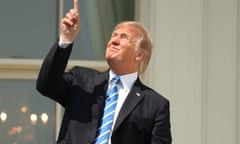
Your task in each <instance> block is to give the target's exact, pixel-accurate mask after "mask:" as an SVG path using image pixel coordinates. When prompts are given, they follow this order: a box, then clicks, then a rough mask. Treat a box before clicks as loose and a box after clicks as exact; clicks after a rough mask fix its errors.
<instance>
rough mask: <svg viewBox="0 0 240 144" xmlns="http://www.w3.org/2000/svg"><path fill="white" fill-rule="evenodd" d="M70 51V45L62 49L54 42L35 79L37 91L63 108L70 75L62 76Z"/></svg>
mask: <svg viewBox="0 0 240 144" xmlns="http://www.w3.org/2000/svg"><path fill="white" fill-rule="evenodd" d="M71 50H72V44H71V45H69V46H68V47H67V48H64V49H63V48H60V47H59V46H58V42H56V43H55V44H54V45H53V47H52V48H51V50H50V51H49V53H48V54H47V56H46V57H45V59H44V61H43V64H42V66H41V69H40V72H39V75H38V79H37V90H38V91H39V92H40V93H41V94H43V95H45V96H47V97H49V98H51V99H53V100H55V101H57V102H59V103H60V104H61V105H63V106H64V95H65V93H66V90H67V88H68V85H69V83H70V74H68V75H64V70H65V68H66V65H67V62H68V59H69V57H70V54H71Z"/></svg>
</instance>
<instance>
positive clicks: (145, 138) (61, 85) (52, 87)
mask: <svg viewBox="0 0 240 144" xmlns="http://www.w3.org/2000/svg"><path fill="white" fill-rule="evenodd" d="M72 46H73V45H72V44H71V45H69V46H68V47H67V48H65V49H62V48H60V47H58V44H57V43H55V44H54V46H53V47H52V49H51V50H50V52H49V53H48V55H47V56H46V57H45V59H44V62H43V65H42V67H41V70H40V73H39V77H38V79H37V89H38V91H39V92H40V93H42V94H43V95H44V96H47V97H49V98H51V99H53V100H54V101H56V102H58V103H60V104H61V105H62V106H63V107H64V108H65V112H64V117H63V121H62V125H61V129H60V132H59V137H58V140H57V144H90V143H93V141H94V139H95V137H96V131H97V128H98V125H99V122H100V119H101V116H102V113H103V108H104V101H105V94H106V89H107V85H108V77H109V71H105V72H99V71H96V70H93V69H89V68H84V67H80V66H76V67H74V68H72V69H71V70H70V71H68V72H65V67H66V65H67V62H68V59H69V56H70V54H71V50H72ZM169 117H170V114H169V101H168V100H167V99H166V98H164V97H163V96H161V95H160V94H158V93H157V92H155V91H154V90H152V89H150V88H149V87H147V86H145V85H143V84H142V82H141V81H140V80H139V78H138V79H137V80H136V82H135V83H134V85H133V87H132V89H131V91H130V92H129V95H128V96H127V98H126V101H125V103H124V104H123V106H122V108H121V110H120V113H119V115H118V118H117V120H116V123H115V126H114V129H113V132H112V137H111V142H112V144H171V132H170V118H169Z"/></svg>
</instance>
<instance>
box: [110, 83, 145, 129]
mask: <svg viewBox="0 0 240 144" xmlns="http://www.w3.org/2000/svg"><path fill="white" fill-rule="evenodd" d="M141 87H142V86H141V83H140V81H139V79H138V80H137V81H136V83H135V85H134V86H133V88H132V90H131V91H130V92H129V94H128V96H127V99H126V100H125V102H124V104H123V105H122V108H121V110H120V112H119V114H118V118H117V121H116V123H115V126H114V129H113V132H114V131H115V130H116V129H117V128H118V127H119V126H120V124H121V123H122V122H123V120H124V119H125V118H126V117H127V116H128V115H129V114H130V113H131V112H132V110H133V109H134V108H135V107H136V106H137V104H138V103H139V102H140V101H141V100H142V99H143V97H144V94H143V93H142V90H141Z"/></svg>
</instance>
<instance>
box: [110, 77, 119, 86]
mask: <svg viewBox="0 0 240 144" xmlns="http://www.w3.org/2000/svg"><path fill="white" fill-rule="evenodd" d="M119 83H120V77H119V76H115V77H114V78H113V79H112V84H119Z"/></svg>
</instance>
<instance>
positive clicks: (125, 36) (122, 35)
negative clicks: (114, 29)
mask: <svg viewBox="0 0 240 144" xmlns="http://www.w3.org/2000/svg"><path fill="white" fill-rule="evenodd" d="M120 38H121V39H124V40H128V39H129V36H128V35H127V34H121V35H120Z"/></svg>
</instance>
